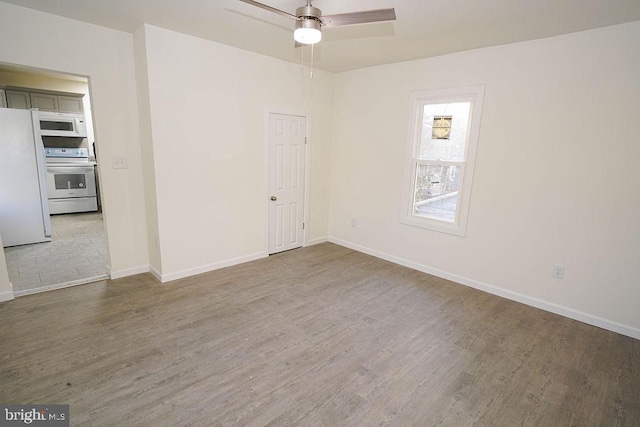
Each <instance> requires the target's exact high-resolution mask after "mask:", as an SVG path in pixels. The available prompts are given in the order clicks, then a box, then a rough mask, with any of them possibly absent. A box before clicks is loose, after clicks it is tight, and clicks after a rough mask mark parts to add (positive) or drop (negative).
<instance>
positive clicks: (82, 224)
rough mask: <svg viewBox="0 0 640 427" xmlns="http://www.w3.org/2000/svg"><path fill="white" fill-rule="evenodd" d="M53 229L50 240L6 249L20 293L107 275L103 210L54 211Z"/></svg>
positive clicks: (33, 291) (28, 292) (58, 286)
mask: <svg viewBox="0 0 640 427" xmlns="http://www.w3.org/2000/svg"><path fill="white" fill-rule="evenodd" d="M51 229H52V241H51V242H46V243H36V244H33V245H24V246H14V247H10V248H5V249H4V253H5V257H6V259H7V269H8V270H9V280H10V281H11V283H12V284H13V290H14V293H15V294H16V295H17V296H19V295H26V294H30V293H35V292H41V291H45V290H49V289H57V288H60V287H65V286H70V285H76V284H81V283H87V282H90V281H94V280H101V279H104V278H107V277H108V269H107V247H106V243H105V239H104V225H103V222H102V213H101V212H90V213H79V214H66V215H51Z"/></svg>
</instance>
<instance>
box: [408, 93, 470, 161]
mask: <svg viewBox="0 0 640 427" xmlns="http://www.w3.org/2000/svg"><path fill="white" fill-rule="evenodd" d="M470 110H471V103H470V102H455V103H448V104H426V105H425V106H424V108H423V112H422V132H421V138H420V147H419V150H418V158H419V159H421V160H443V161H454V162H462V161H464V154H465V147H466V144H467V131H468V128H469V112H470Z"/></svg>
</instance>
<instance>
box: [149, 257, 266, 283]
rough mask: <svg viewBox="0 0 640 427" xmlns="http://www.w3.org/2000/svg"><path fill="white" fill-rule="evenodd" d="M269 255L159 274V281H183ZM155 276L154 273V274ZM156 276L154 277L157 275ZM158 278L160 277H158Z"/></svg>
mask: <svg viewBox="0 0 640 427" xmlns="http://www.w3.org/2000/svg"><path fill="white" fill-rule="evenodd" d="M268 256H269V254H268V253H267V252H256V253H253V254H249V255H244V256H240V257H237V258H231V259H228V260H224V261H219V262H214V263H212V264H207V265H202V266H200V267H194V268H188V269H186V270H182V271H176V272H175V273H167V274H159V273H158V272H157V271H156V274H158V275H159V276H160V277H159V280H160V282H162V283H166V282H170V281H172V280H178V279H182V278H184V277H189V276H194V275H196V274H201V273H206V272H208V271H213V270H218V269H220V268H224V267H231V266H232V265H236V264H242V263H245V262H249V261H255V260H257V259H260V258H266V257H268ZM152 274H153V272H152ZM156 274H154V276H155V275H156ZM156 277H158V276H156Z"/></svg>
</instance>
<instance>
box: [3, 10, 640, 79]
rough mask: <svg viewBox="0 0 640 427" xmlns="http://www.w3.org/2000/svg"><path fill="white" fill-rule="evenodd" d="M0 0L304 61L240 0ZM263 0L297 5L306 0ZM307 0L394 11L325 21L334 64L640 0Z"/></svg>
mask: <svg viewBox="0 0 640 427" xmlns="http://www.w3.org/2000/svg"><path fill="white" fill-rule="evenodd" d="M3 1H4V2H5V3H12V4H15V5H20V6H24V7H28V8H31V9H37V10H41V11H44V12H49V13H52V14H55V15H60V16H65V17H68V18H73V19H77V20H80V21H85V22H89V23H92V24H96V25H100V26H104V27H109V28H113V29H117V30H121V31H126V32H130V33H131V32H134V31H135V30H136V29H137V28H139V27H140V25H142V24H143V23H147V24H151V25H154V26H158V27H162V28H166V29H170V30H173V31H178V32H181V33H185V34H191V35H194V36H197V37H202V38H205V39H209V40H212V41H216V42H219V43H224V44H227V45H230V46H235V47H238V48H240V49H245V50H250V51H253V52H258V53H261V54H264V55H269V56H272V57H275V58H280V59H283V60H286V61H291V62H298V63H299V62H300V60H301V53H300V48H298V49H296V48H294V46H293V35H292V33H293V24H294V23H293V21H292V20H289V19H287V18H285V17H282V16H279V15H275V14H272V13H270V12H267V11H265V10H262V9H259V8H256V7H253V6H251V5H248V4H246V3H242V2H240V1H238V0H55V1H52V0H3ZM264 3H266V4H268V5H270V6H273V7H276V8H278V9H281V10H284V11H287V12H289V13H294V12H295V9H296V8H297V7H299V6H301V5H303V4H304V3H305V0H264ZM313 5H314V6H316V7H318V8H320V9H322V12H323V13H324V14H325V15H329V14H334V13H343V12H354V11H359V10H369V9H381V8H388V7H393V8H395V10H396V15H397V20H396V21H393V22H383V23H375V24H364V25H356V26H350V27H338V28H328V29H325V30H324V31H323V41H322V42H321V43H320V44H319V45H316V47H315V49H314V56H315V66H316V67H317V68H321V69H324V70H327V71H333V72H339V71H345V70H352V69H357V68H362V67H367V66H371V65H378V64H386V63H392V62H400V61H407V60H412V59H418V58H426V57H430V56H437V55H442V54H446V53H451V52H458V51H463V50H468V49H474V48H480V47H487V46H495V45H500V44H506V43H513V42H518V41H524V40H532V39H538V38H544V37H550V36H555V35H560V34H566V33H571V32H576V31H583V30H588V29H592V28H598V27H604V26H608V25H615V24H620V23H624V22H630V21H636V20H640V0H315V1H314V2H313ZM306 49H307V51H306V53H305V56H308V55H309V48H306ZM307 60H308V58H307Z"/></svg>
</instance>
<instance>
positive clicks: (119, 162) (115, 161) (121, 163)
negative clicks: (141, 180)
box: [111, 156, 127, 169]
mask: <svg viewBox="0 0 640 427" xmlns="http://www.w3.org/2000/svg"><path fill="white" fill-rule="evenodd" d="M111 162H112V167H113V168H114V169H126V168H127V158H126V157H121V156H114V157H113V158H112V159H111Z"/></svg>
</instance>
